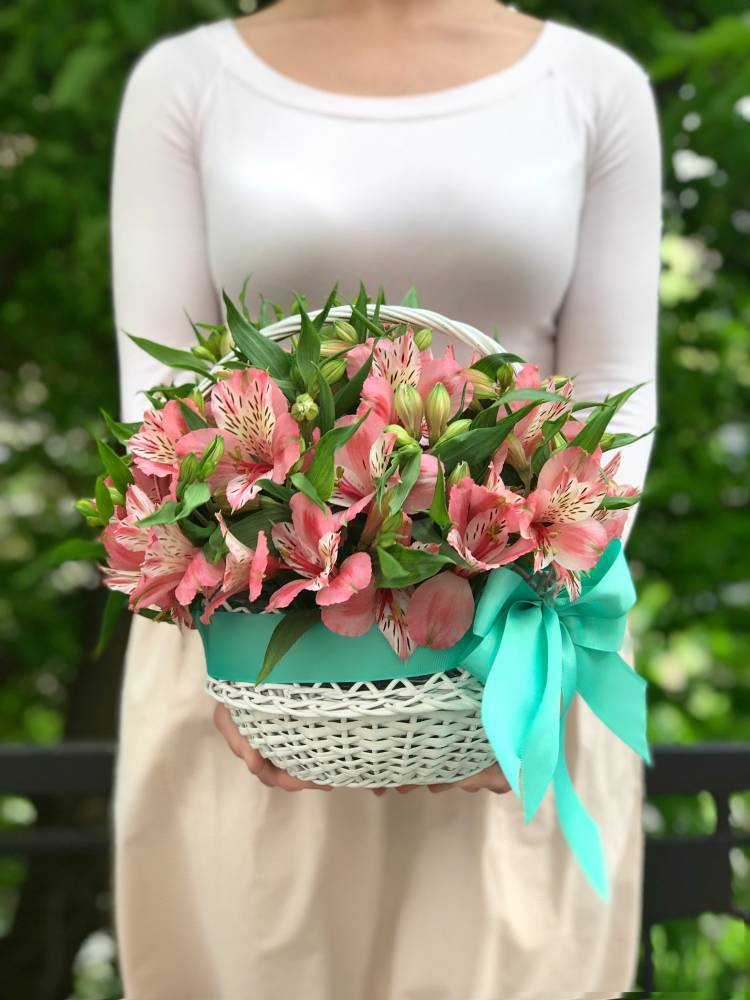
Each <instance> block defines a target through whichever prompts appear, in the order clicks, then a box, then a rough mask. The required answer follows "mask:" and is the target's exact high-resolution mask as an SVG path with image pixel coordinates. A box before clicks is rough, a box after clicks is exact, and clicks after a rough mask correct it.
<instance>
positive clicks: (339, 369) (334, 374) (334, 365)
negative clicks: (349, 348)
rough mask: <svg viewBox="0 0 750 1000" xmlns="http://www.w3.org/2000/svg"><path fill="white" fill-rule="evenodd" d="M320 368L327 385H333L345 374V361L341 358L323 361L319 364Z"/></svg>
mask: <svg viewBox="0 0 750 1000" xmlns="http://www.w3.org/2000/svg"><path fill="white" fill-rule="evenodd" d="M320 370H321V372H322V374H323V378H324V379H325V380H326V382H327V383H328V384H329V385H335V384H336V382H340V381H341V379H342V378H343V377H344V375H345V374H346V361H345V360H344V359H343V358H335V359H333V360H329V361H325V362H323V364H322V365H321V366H320Z"/></svg>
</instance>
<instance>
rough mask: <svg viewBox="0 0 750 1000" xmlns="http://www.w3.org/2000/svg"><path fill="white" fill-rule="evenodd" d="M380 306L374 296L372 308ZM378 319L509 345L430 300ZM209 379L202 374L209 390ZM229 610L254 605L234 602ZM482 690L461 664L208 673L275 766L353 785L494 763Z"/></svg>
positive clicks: (475, 343) (294, 327) (491, 349)
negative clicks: (341, 676) (327, 678)
mask: <svg viewBox="0 0 750 1000" xmlns="http://www.w3.org/2000/svg"><path fill="white" fill-rule="evenodd" d="M373 310H374V306H373V305H372V304H370V305H369V306H368V311H369V312H370V313H372V312H373ZM310 315H311V316H315V315H316V312H312V313H311V314H310ZM350 315H351V310H350V307H349V306H346V305H345V306H336V307H334V308H333V309H331V310H330V312H329V317H330V318H331V319H347V318H348V317H349V316H350ZM380 319H382V320H385V321H387V322H395V323H401V322H405V323H411V324H412V325H414V326H418V327H429V328H430V329H431V330H432V331H433V332H435V333H438V334H443V335H445V336H446V337H447V338H448V339H449V340H455V341H457V342H459V343H462V344H464V345H466V346H467V347H469V348H471V349H472V350H473V351H475V352H477V353H479V354H480V355H482V356H484V355H486V354H491V353H495V352H497V351H500V350H502V348H501V347H500V345H499V344H498V343H497V341H495V340H492V339H491V338H490V337H488V336H487V335H486V334H483V333H481V332H480V331H479V330H476V329H475V328H474V327H471V326H469V325H468V324H466V323H459V322H457V321H455V320H451V319H448V318H447V317H445V316H442V315H440V314H439V313H435V312H431V311H429V310H427V309H415V308H410V307H406V306H386V305H384V306H382V307H381V309H380ZM299 328H300V317H299V315H297V314H293V315H291V316H287V317H285V318H284V319H282V320H280V321H279V322H278V323H274V324H273V325H271V326H267V327H264V329H263V333H264V334H266V335H267V336H268V337H270V338H272V339H273V340H281V339H283V338H285V337H287V336H289V335H290V334H292V333H296V332H297V331H298V330H299ZM223 360H229V357H227V358H225V359H223ZM221 365H222V362H219V363H218V365H217V366H216V367H221ZM210 384H211V383H210V382H209V381H208V380H205V381H204V382H202V383H200V388H201V391H203V392H206V391H207V390H208V388H209V387H210ZM224 609H225V610H228V611H234V612H236V613H246V612H244V611H243V609H240V608H231V607H230V606H229V605H228V604H227V605H225V606H224ZM209 627H210V625H209ZM342 641H346V640H342ZM404 670H405V672H406V671H408V664H406V665H405V667H404ZM482 689H483V688H482V684H481V682H480V681H479V680H477V678H476V677H474V676H473V675H472V674H470V673H468V672H467V671H466V670H463V669H462V668H460V667H459V668H456V669H453V670H449V671H438V672H436V673H434V674H429V675H427V676H424V677H412V678H409V677H407V676H405V677H403V678H398V679H395V680H390V681H378V682H356V683H351V684H342V683H330V684H323V683H316V684H274V683H273V682H272V680H271V681H269V682H266V683H262V684H260V685H258V686H257V687H255V686H254V685H253V684H252V683H250V682H242V681H223V680H217V679H215V678H213V677H211V676H209V677H207V679H206V691H207V692H208V693H209V694H210V695H211V696H212V697H213V698H215V699H216V700H217V701H220V702H223V704H225V705H226V706H227V708H228V709H229V711H230V713H231V715H232V719H233V721H234V723H235V725H236V726H237V727H238V729H239V730H240V732H241V733H242V734H243V736H245V737H246V738H247V740H248V741H249V742H250V744H251V745H252V746H253V747H255V748H256V749H257V750H259V751H260V753H261V754H262V755H263V756H264V757H266V758H267V759H268V760H270V761H271V762H272V763H273V764H275V765H276V766H277V767H280V768H283V769H284V770H285V771H287V772H288V773H289V774H291V775H292V776H293V777H296V778H301V779H303V780H306V781H313V782H315V783H318V784H326V785H335V786H347V787H354V788H378V787H379V788H388V787H396V786H399V785H426V784H441V783H443V782H449V781H457V780H460V779H461V778H466V777H469V776H470V775H472V774H476V773H478V772H479V771H481V770H483V769H484V768H486V767H488V766H489V765H490V764H493V763H494V762H495V756H494V754H493V752H492V749H491V747H490V744H489V742H488V740H487V737H486V735H485V732H484V729H483V727H482V723H481V719H480V703H481V698H482Z"/></svg>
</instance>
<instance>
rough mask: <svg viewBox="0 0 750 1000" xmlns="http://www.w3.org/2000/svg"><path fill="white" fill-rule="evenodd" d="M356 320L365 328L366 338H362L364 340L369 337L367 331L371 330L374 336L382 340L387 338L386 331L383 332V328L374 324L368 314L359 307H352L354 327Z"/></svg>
mask: <svg viewBox="0 0 750 1000" xmlns="http://www.w3.org/2000/svg"><path fill="white" fill-rule="evenodd" d="M355 318H356V319H357V321H358V322H359V323H361V324H362V326H363V327H364V328H365V336H363V337H362V340H364V339H365V337H366V335H367V330H369V331H370V333H371V334H373V336H375V337H378V338H381V339H382V338H383V337H385V336H386V333H385V330H383V328H382V327H380V326H378V324H377V323H374V322H373V321H372V320H371V319H370V317H369V316H368V315H367V313H364V312H362V311H361V310H360V309H359V307H358V306H352V315H351V324H352V326H354V322H355Z"/></svg>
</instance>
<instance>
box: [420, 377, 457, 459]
mask: <svg viewBox="0 0 750 1000" xmlns="http://www.w3.org/2000/svg"><path fill="white" fill-rule="evenodd" d="M450 412H451V398H450V396H449V395H448V390H447V389H446V388H445V386H444V385H443V383H442V382H436V383H435V385H433V387H432V388H431V389H430V391H429V392H428V393H427V400H426V401H425V405H424V413H425V417H426V418H427V430H428V432H429V436H430V444H431V445H432V444H435V442H436V441H437V440H438V439H439V438H441V437H442V436H443V434H445V428H446V426H447V424H448V417H449V416H450Z"/></svg>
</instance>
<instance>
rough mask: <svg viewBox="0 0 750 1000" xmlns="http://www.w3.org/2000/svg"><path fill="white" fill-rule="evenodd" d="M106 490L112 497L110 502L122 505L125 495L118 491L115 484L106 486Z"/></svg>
mask: <svg viewBox="0 0 750 1000" xmlns="http://www.w3.org/2000/svg"><path fill="white" fill-rule="evenodd" d="M107 491H108V492H109V495H110V496H111V497H112V503H114V504H117V506H118V507H122V506H123V504H124V503H125V497H124V496H123V495H122V493H120V491H119V490H118V489H117V487H116V486H108V487H107Z"/></svg>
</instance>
